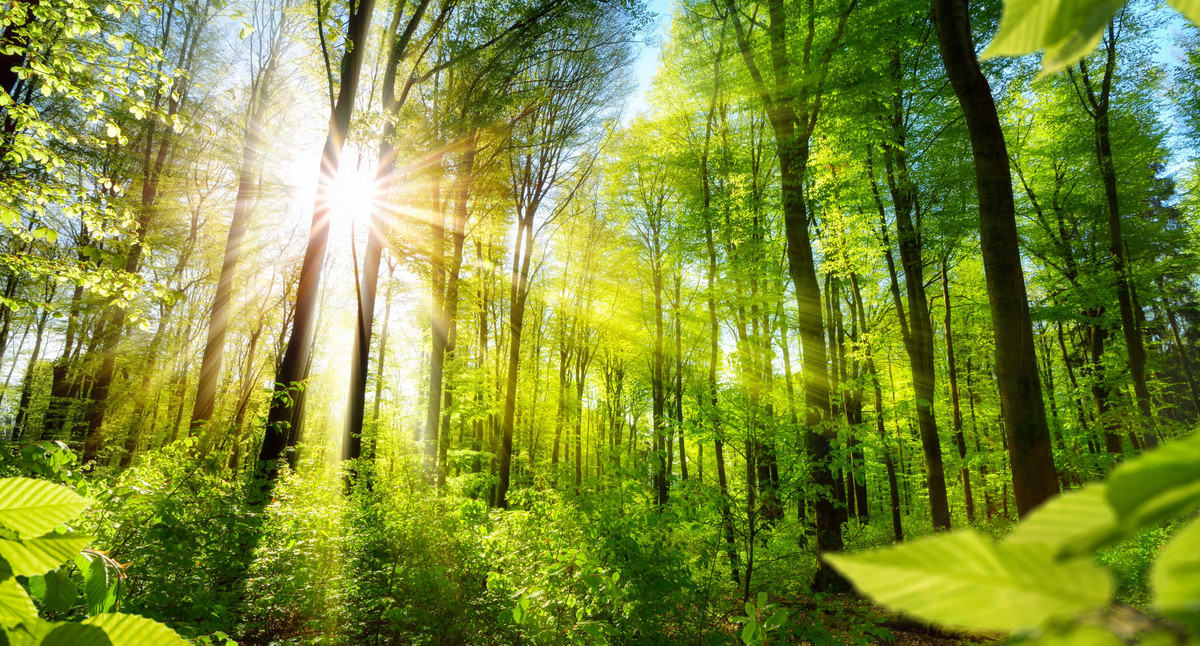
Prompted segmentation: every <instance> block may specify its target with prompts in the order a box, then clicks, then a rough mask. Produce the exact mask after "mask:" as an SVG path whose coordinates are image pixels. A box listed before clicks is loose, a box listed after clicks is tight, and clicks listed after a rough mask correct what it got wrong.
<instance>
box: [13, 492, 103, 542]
mask: <svg viewBox="0 0 1200 646" xmlns="http://www.w3.org/2000/svg"><path fill="white" fill-rule="evenodd" d="M87 506H88V500H87V498H84V497H82V496H80V495H79V494H77V493H75V492H74V491H71V490H70V489H68V488H66V487H64V486H62V485H58V484H54V483H52V482H47V481H45V480H34V479H32V478H4V479H0V525H3V526H4V527H7V528H8V529H11V530H12V531H14V532H17V533H18V534H20V535H21V536H25V537H31V536H41V535H42V534H45V533H46V532H48V531H50V530H52V529H54V528H55V527H58V526H59V525H62V524H63V523H65V522H67V521H68V520H71V519H72V518H75V517H76V516H78V515H79V514H80V513H81V512H82V511H83V510H84V509H87Z"/></svg>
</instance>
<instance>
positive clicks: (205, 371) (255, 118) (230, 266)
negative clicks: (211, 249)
mask: <svg viewBox="0 0 1200 646" xmlns="http://www.w3.org/2000/svg"><path fill="white" fill-rule="evenodd" d="M287 19H288V13H287V12H286V11H283V10H281V11H280V12H279V24H278V26H277V27H276V29H277V31H276V33H275V35H274V36H273V37H272V39H271V42H270V45H269V47H270V50H269V52H270V53H269V56H270V59H269V61H268V63H267V65H266V67H265V69H263V70H261V72H260V73H259V74H258V75H257V78H256V79H255V80H254V83H253V93H252V95H251V98H250V109H249V111H248V112H249V115H248V119H247V122H246V134H245V144H244V145H243V147H242V165H241V168H240V170H239V171H238V184H237V196H236V197H234V201H233V219H232V220H230V222H229V234H228V235H227V237H226V239H225V253H224V256H223V257H222V260H221V273H220V274H219V275H218V278H217V291H216V293H215V294H214V295H213V304H212V309H211V310H210V314H209V319H208V337H207V340H206V342H205V344H204V355H203V358H202V359H201V361H200V376H199V377H198V379H197V382H196V403H195V405H194V407H193V408H192V425H193V426H196V425H198V424H201V423H204V422H207V421H209V420H211V419H212V415H213V406H214V404H215V402H216V397H217V381H218V379H219V377H220V374H221V362H222V360H223V358H224V356H225V334H226V332H227V331H228V329H229V315H230V312H231V309H232V308H231V302H232V297H233V278H234V273H235V272H236V271H237V265H238V262H239V260H240V259H241V257H242V240H243V239H244V238H245V237H246V228H247V225H248V224H249V220H250V214H251V212H252V211H253V210H254V204H255V202H256V201H257V199H258V195H257V191H256V181H255V180H256V175H257V174H258V172H259V170H260V166H261V160H262V154H263V149H264V146H265V141H264V139H263V133H262V130H263V121H264V118H265V116H266V110H267V102H268V100H269V98H270V96H271V93H272V92H273V91H274V80H275V70H276V67H277V64H278V57H279V55H280V49H281V47H282V39H283V35H284V23H285V21H286V20H287Z"/></svg>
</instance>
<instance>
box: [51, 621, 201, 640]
mask: <svg viewBox="0 0 1200 646" xmlns="http://www.w3.org/2000/svg"><path fill="white" fill-rule="evenodd" d="M187 643H188V642H187V641H186V640H184V639H183V638H182V637H180V636H179V634H178V633H176V632H175V631H174V630H171V629H170V628H168V627H166V626H164V625H163V624H160V623H158V622H157V621H154V620H153V619H147V618H145V617H140V616H138V615H127V614H121V613H110V614H103V615H98V616H96V617H89V618H88V619H85V620H83V622H82V623H64V624H59V625H58V626H57V627H56V628H55V629H54V630H53V631H51V632H50V634H49V635H47V636H46V637H45V639H43V640H42V643H41V646H186V645H187Z"/></svg>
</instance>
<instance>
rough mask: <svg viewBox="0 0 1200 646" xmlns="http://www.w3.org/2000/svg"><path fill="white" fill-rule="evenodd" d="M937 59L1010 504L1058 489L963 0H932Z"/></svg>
mask: <svg viewBox="0 0 1200 646" xmlns="http://www.w3.org/2000/svg"><path fill="white" fill-rule="evenodd" d="M932 5H933V18H934V26H935V30H936V32H937V37H938V48H939V50H940V51H941V55H942V62H943V63H944V65H945V67H946V74H947V76H948V77H949V79H950V84H951V85H952V86H953V87H954V93H955V95H957V97H958V102H959V104H960V106H961V107H962V110H963V114H964V116H965V117H966V124H967V131H968V134H969V135H970V139H971V150H972V153H973V156H974V162H975V164H974V165H975V184H976V188H977V191H978V198H979V238H980V247H981V252H982V256H983V267H984V274H985V276H986V279H987V288H988V300H989V302H990V304H991V315H992V329H993V333H994V335H995V345H996V373H997V382H998V385H999V390H1000V401H1001V404H1002V406H1003V408H1004V422H1005V424H1004V427H1005V433H1006V434H1007V438H1008V444H1009V449H1010V451H1009V456H1010V460H1011V462H1012V474H1013V491H1014V493H1015V496H1016V500H1017V512H1018V513H1019V514H1020V515H1021V516H1025V515H1026V514H1028V513H1029V512H1031V511H1033V509H1034V508H1036V507H1037V506H1038V505H1040V504H1042V503H1043V502H1045V501H1046V500H1047V499H1048V498H1050V497H1051V496H1054V495H1055V494H1057V493H1058V478H1057V476H1056V475H1055V471H1054V458H1053V455H1052V454H1051V450H1050V431H1049V429H1048V428H1047V426H1046V411H1045V405H1044V404H1043V402H1042V386H1041V382H1040V381H1039V379H1038V371H1037V357H1036V356H1035V354H1034V344H1033V324H1032V321H1031V320H1030V317H1029V302H1028V300H1027V297H1026V294H1025V277H1024V273H1023V272H1022V269H1021V252H1020V246H1019V238H1018V236H1017V224H1016V207H1015V205H1014V203H1013V194H1012V173H1011V171H1010V169H1009V165H1008V164H1009V162H1008V150H1007V146H1006V145H1005V142H1004V132H1003V130H1002V129H1001V127H1000V119H999V117H998V116H997V113H996V104H995V101H994V99H993V98H992V91H991V87H990V86H989V85H988V81H987V78H985V77H984V75H983V72H982V70H980V68H979V61H978V59H977V58H976V56H975V44H974V41H973V38H972V35H971V22H970V13H969V10H968V6H967V0H932Z"/></svg>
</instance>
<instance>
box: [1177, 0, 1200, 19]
mask: <svg viewBox="0 0 1200 646" xmlns="http://www.w3.org/2000/svg"><path fill="white" fill-rule="evenodd" d="M1171 6H1172V7H1175V8H1176V9H1178V10H1179V13H1181V14H1183V15H1185V16H1187V19H1188V20H1191V21H1192V22H1194V23H1196V24H1198V25H1200V0H1171Z"/></svg>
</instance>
